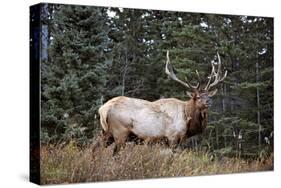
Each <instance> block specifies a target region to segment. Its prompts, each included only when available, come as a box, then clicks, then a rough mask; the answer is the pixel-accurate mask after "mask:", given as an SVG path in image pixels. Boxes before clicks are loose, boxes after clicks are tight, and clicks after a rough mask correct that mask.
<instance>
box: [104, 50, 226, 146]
mask: <svg viewBox="0 0 281 188" xmlns="http://www.w3.org/2000/svg"><path fill="white" fill-rule="evenodd" d="M166 58H167V60H166V67H165V73H166V74H167V75H168V77H170V78H171V79H172V80H174V81H176V82H178V83H180V84H182V85H183V86H184V87H185V88H186V89H187V95H188V96H189V97H190V99H189V100H188V101H181V100H178V99H175V98H165V99H159V100H157V101H154V102H150V101H146V100H142V99H136V98H130V97H125V96H119V97H115V98H113V99H111V100H109V101H108V102H106V103H105V104H104V105H102V106H101V107H100V108H99V115H100V123H101V126H102V134H103V135H104V137H103V138H104V141H105V142H107V141H108V139H110V138H111V139H112V138H113V140H114V142H115V144H116V145H115V151H118V150H119V149H120V147H121V146H122V145H124V143H125V142H126V141H127V139H128V137H129V135H130V134H134V135H135V136H137V138H140V139H144V140H145V139H152V140H153V139H161V138H165V139H167V140H168V144H169V145H171V146H176V145H177V144H179V143H180V142H182V141H183V139H184V138H190V137H192V136H193V135H196V134H199V133H202V131H203V130H204V129H205V128H206V126H207V120H208V107H209V106H210V105H211V102H212V100H211V97H212V96H214V95H215V94H216V92H217V89H213V88H214V87H215V86H216V85H217V84H218V83H220V82H222V81H223V80H224V79H225V77H226V76H227V71H225V74H224V75H223V76H222V77H221V59H220V56H219V54H218V53H217V58H218V63H217V65H216V66H217V70H216V66H215V63H214V62H212V63H211V65H212V71H211V74H210V75H209V76H208V82H207V84H206V85H205V86H204V87H202V85H201V83H200V75H199V73H198V71H197V70H196V74H197V77H198V79H199V81H198V83H197V84H196V85H192V84H191V83H189V82H188V81H185V82H184V81H182V80H180V79H178V78H177V77H176V75H175V73H174V72H173V68H172V66H171V63H170V58H169V51H167V57H166ZM211 89H213V90H211Z"/></svg>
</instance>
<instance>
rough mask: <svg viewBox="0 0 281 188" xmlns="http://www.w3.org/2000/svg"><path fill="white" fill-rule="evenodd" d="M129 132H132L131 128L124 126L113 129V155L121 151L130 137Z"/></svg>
mask: <svg viewBox="0 0 281 188" xmlns="http://www.w3.org/2000/svg"><path fill="white" fill-rule="evenodd" d="M129 133H130V132H129V130H128V129H126V128H123V127H118V129H115V130H114V131H113V137H114V141H115V147H114V150H113V155H115V154H116V153H118V152H119V151H120V149H121V148H122V146H124V145H125V142H126V140H127V138H128V135H129Z"/></svg>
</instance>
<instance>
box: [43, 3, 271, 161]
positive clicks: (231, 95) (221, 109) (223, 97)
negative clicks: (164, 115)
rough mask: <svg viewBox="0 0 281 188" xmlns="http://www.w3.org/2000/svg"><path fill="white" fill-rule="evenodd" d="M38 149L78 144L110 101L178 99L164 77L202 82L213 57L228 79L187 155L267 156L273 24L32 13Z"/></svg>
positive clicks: (87, 11) (130, 12)
mask: <svg viewBox="0 0 281 188" xmlns="http://www.w3.org/2000/svg"><path fill="white" fill-rule="evenodd" d="M41 20H42V24H41V30H42V41H41V60H42V61H41V101H42V102H41V143H42V144H49V143H53V144H56V143H68V142H69V141H70V140H75V141H76V142H77V143H79V145H82V146H83V145H87V144H89V143H91V142H92V140H93V139H94V138H95V136H96V135H97V133H98V132H99V130H100V129H101V128H100V124H99V117H98V113H97V110H98V108H99V107H100V106H101V105H102V104H103V103H105V102H106V101H107V100H109V99H111V98H113V97H115V96H120V95H124V96H129V97H136V98H142V99H146V100H150V101H154V100H157V99H159V98H168V97H175V98H178V99H181V100H188V97H187V96H186V95H185V89H184V88H183V87H182V86H181V85H179V84H178V83H176V82H174V81H172V80H170V79H169V78H168V77H167V75H165V73H164V65H165V64H164V63H165V60H166V57H165V55H166V50H170V59H171V63H172V64H173V67H174V68H175V72H176V74H177V75H178V77H179V78H181V79H182V80H184V79H188V80H191V82H192V81H196V80H194V79H193V78H196V77H195V72H194V71H195V70H198V71H199V72H200V74H201V75H202V76H203V77H204V78H207V76H208V75H209V73H210V72H211V63H210V62H211V61H217V57H216V53H217V52H219V54H220V56H221V59H222V66H223V68H224V69H225V70H228V76H227V78H226V79H225V81H224V83H222V84H221V85H219V88H218V89H219V92H218V94H217V95H216V96H215V97H214V102H213V106H212V107H211V108H210V109H209V114H210V115H209V123H208V127H207V129H206V131H205V132H204V133H203V134H202V135H199V136H195V137H193V138H191V139H189V140H188V141H187V143H186V145H187V146H188V147H190V148H193V149H194V150H201V149H206V150H208V151H212V152H214V153H221V154H231V155H242V156H245V157H251V156H259V155H267V154H268V153H271V152H273V151H272V150H273V19H272V18H265V17H253V16H236V15H219V14H200V13H196V14H195V13H185V12H172V11H158V10H138V9H123V8H106V7H100V8H97V7H90V6H71V5H55V4H43V6H42V7H41Z"/></svg>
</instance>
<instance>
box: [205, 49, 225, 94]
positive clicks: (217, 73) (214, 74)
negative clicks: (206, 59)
mask: <svg viewBox="0 0 281 188" xmlns="http://www.w3.org/2000/svg"><path fill="white" fill-rule="evenodd" d="M217 56H218V70H217V71H215V65H214V62H211V64H212V72H211V74H210V76H209V77H208V78H209V81H208V83H207V85H206V87H205V90H209V89H210V88H211V87H214V86H215V85H217V84H218V83H220V82H221V81H223V80H224V79H225V77H226V75H227V70H226V71H225V73H224V76H223V77H222V78H221V58H220V55H219V53H217ZM213 78H215V80H214V81H213V83H211V80H212V79H213Z"/></svg>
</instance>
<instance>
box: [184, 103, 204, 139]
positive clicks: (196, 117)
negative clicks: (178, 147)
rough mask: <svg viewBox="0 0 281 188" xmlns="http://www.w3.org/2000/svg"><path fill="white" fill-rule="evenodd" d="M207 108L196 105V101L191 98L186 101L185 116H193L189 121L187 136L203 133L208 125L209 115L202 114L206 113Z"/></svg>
mask: <svg viewBox="0 0 281 188" xmlns="http://www.w3.org/2000/svg"><path fill="white" fill-rule="evenodd" d="M206 112H207V109H200V108H198V107H197V106H196V101H194V100H193V99H190V100H189V101H187V102H186V107H185V117H186V119H188V118H190V117H191V120H190V121H188V123H187V133H186V134H187V136H188V137H191V136H193V135H196V134H198V133H201V132H202V131H203V129H204V128H205V127H206V125H205V124H206V121H207V120H206V118H207V116H205V115H204V116H203V115H202V114H204V113H206Z"/></svg>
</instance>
